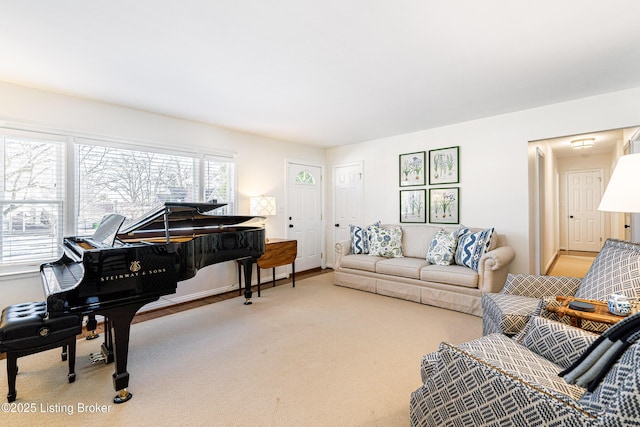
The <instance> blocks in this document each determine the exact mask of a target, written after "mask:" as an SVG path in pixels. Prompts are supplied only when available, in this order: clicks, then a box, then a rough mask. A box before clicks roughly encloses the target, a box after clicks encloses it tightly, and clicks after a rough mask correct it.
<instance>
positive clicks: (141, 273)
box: [100, 268, 167, 282]
mask: <svg viewBox="0 0 640 427" xmlns="http://www.w3.org/2000/svg"><path fill="white" fill-rule="evenodd" d="M166 272H167V269H166V268H158V269H156V270H144V271H136V272H135V273H122V274H114V275H111V276H103V277H101V278H100V281H101V282H111V281H113V280H122V279H129V278H134V277H140V276H149V275H151V274H161V273H166Z"/></svg>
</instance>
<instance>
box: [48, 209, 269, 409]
mask: <svg viewBox="0 0 640 427" xmlns="http://www.w3.org/2000/svg"><path fill="white" fill-rule="evenodd" d="M222 206H224V204H217V203H165V204H164V205H161V206H159V207H158V208H156V209H153V210H152V211H150V212H148V213H147V214H145V215H144V216H143V217H141V218H140V219H138V220H135V221H134V222H132V223H131V224H129V225H127V226H125V227H124V228H121V227H122V224H123V221H124V217H122V216H120V215H116V214H112V215H109V216H107V217H105V218H104V219H103V220H102V222H101V223H100V225H99V226H98V228H97V229H96V231H95V233H94V234H93V236H91V237H67V238H65V239H64V242H63V243H64V255H62V257H61V258H60V259H59V260H57V261H55V262H51V263H46V264H43V265H41V266H40V274H41V277H42V283H43V287H44V292H45V295H46V302H47V313H48V315H49V316H50V317H58V316H63V315H66V314H72V313H75V314H81V315H87V316H90V317H93V318H95V317H94V316H95V315H102V316H104V317H105V328H104V329H105V342H104V343H103V344H102V348H101V353H102V356H103V357H104V358H105V363H109V362H113V361H114V356H115V373H114V374H113V386H114V388H115V390H116V391H117V395H116V397H115V398H114V402H115V403H122V402H126V401H127V400H129V399H130V398H131V396H132V394H131V393H130V392H129V391H128V390H127V388H128V386H129V373H128V372H127V357H128V350H129V331H130V327H131V321H132V320H133V317H134V316H135V314H136V312H137V311H138V310H139V309H140V308H141V307H142V306H144V305H146V304H148V303H150V302H153V301H156V300H158V299H159V298H160V297H161V296H162V295H167V294H172V293H175V291H176V288H177V284H178V282H179V281H182V280H186V279H189V278H191V277H194V276H195V275H196V273H197V271H198V270H199V269H200V268H203V267H205V266H207V265H211V264H214V263H219V262H224V261H230V260H240V261H241V262H242V264H243V268H244V275H245V293H244V296H245V301H244V303H245V304H251V266H252V263H253V262H254V261H255V260H257V259H258V258H259V257H260V256H261V255H262V254H263V253H264V250H265V233H264V228H263V227H261V226H252V225H249V224H244V223H246V222H247V221H249V220H251V219H253V218H255V217H252V216H233V215H215V214H212V213H211V212H212V211H213V210H215V209H217V208H219V207H222ZM114 344H115V346H114Z"/></svg>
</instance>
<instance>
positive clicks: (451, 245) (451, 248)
mask: <svg viewBox="0 0 640 427" xmlns="http://www.w3.org/2000/svg"><path fill="white" fill-rule="evenodd" d="M457 245H458V231H457V230H456V231H454V232H446V231H444V230H440V231H438V232H437V233H436V234H435V235H434V236H433V239H431V245H430V246H429V252H427V261H428V262H430V263H431V264H437V265H451V264H453V258H454V256H455V254H456V246H457Z"/></svg>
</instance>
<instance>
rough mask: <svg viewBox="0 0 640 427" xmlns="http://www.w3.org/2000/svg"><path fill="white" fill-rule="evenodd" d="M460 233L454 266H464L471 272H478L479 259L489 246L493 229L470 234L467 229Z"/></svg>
mask: <svg viewBox="0 0 640 427" xmlns="http://www.w3.org/2000/svg"><path fill="white" fill-rule="evenodd" d="M465 230H466V232H465V231H461V232H460V233H462V234H460V236H459V237H458V248H457V249H456V257H455V260H456V264H458V265H464V266H465V267H469V268H471V269H473V270H476V271H478V264H479V263H480V258H482V255H484V253H485V252H487V251H488V250H489V247H490V246H491V237H493V232H494V229H493V228H489V229H486V230H482V231H478V232H477V233H472V232H471V231H470V230H469V229H465Z"/></svg>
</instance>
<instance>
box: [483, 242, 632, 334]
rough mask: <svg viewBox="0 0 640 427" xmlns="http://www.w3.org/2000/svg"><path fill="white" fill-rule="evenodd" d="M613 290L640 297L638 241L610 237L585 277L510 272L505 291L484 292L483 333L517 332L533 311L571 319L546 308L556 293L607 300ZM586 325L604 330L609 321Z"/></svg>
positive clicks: (586, 324) (593, 328)
mask: <svg viewBox="0 0 640 427" xmlns="http://www.w3.org/2000/svg"><path fill="white" fill-rule="evenodd" d="M613 293H621V294H624V295H626V296H628V297H630V298H638V297H640V244H639V243H632V242H626V241H622V240H615V239H608V240H607V241H606V242H605V244H604V246H603V247H602V250H601V251H600V253H599V254H598V256H597V257H596V259H595V260H594V261H593V264H592V265H591V268H590V269H589V271H588V272H587V274H586V276H585V277H584V279H578V278H574V277H557V276H536V275H531V274H509V275H508V276H507V281H506V283H505V286H504V288H503V289H502V291H500V292H499V293H486V294H484V295H483V296H482V310H483V318H482V333H483V335H488V334H492V333H498V332H500V333H503V334H506V335H509V336H512V335H515V334H517V333H518V332H520V331H521V330H522V328H523V327H524V325H525V324H526V323H527V321H528V320H529V318H530V317H531V316H532V315H541V316H544V317H548V318H551V319H554V320H560V321H563V322H568V320H567V319H566V317H565V318H564V319H559V318H558V317H557V315H556V314H555V313H551V312H547V311H546V310H545V307H546V305H547V304H549V303H555V302H556V301H555V297H556V296H559V295H565V296H575V297H576V298H583V299H590V300H600V301H606V300H607V299H608V298H609V295H611V294H613ZM583 328H585V329H589V330H592V331H594V332H603V331H604V330H606V328H608V325H605V324H602V323H595V322H583Z"/></svg>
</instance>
